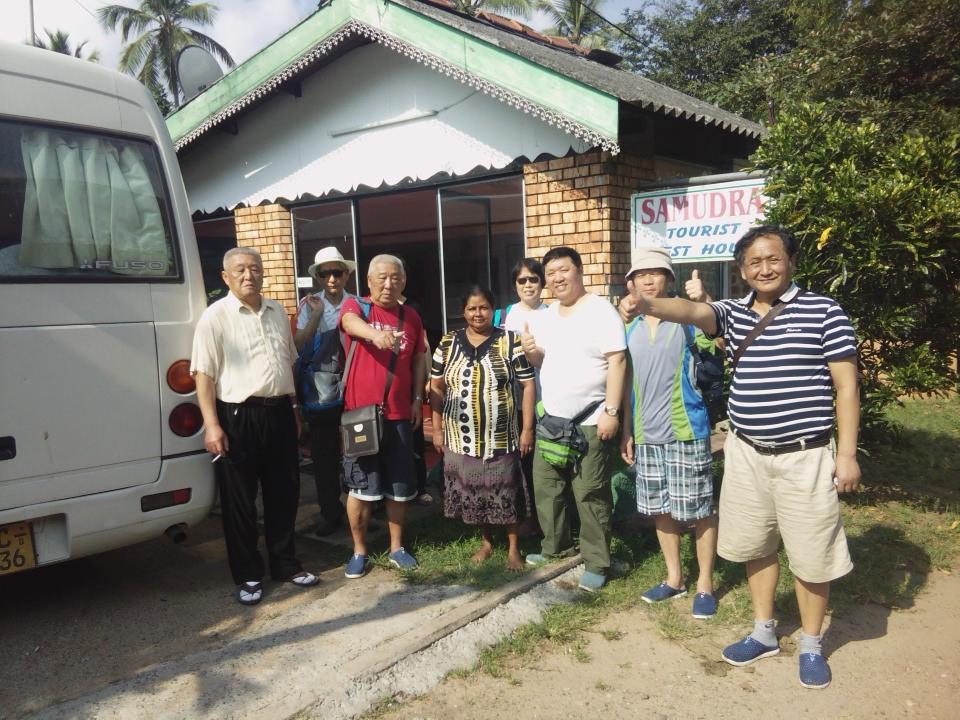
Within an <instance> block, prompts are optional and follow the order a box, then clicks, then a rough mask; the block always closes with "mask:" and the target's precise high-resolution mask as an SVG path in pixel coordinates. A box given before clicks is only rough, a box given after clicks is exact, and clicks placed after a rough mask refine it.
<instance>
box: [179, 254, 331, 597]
mask: <svg viewBox="0 0 960 720" xmlns="http://www.w3.org/2000/svg"><path fill="white" fill-rule="evenodd" d="M223 280H224V282H225V283H226V284H227V287H229V288H230V292H229V293H228V294H227V295H226V296H225V297H223V298H222V299H220V300H218V301H217V302H215V303H213V304H212V305H211V306H210V307H208V308H207V309H206V310H205V311H204V313H203V315H202V316H201V317H200V321H199V323H198V324H197V331H196V334H195V335H194V338H193V356H192V359H191V362H190V371H191V373H193V375H194V377H195V378H196V382H197V399H198V401H199V403H200V410H201V412H202V413H203V422H204V428H205V431H204V438H203V440H204V446H205V447H206V448H207V451H208V452H210V453H211V454H212V455H213V456H214V459H213V461H214V462H222V463H223V472H222V474H221V475H220V503H221V505H222V508H223V535H224V539H225V540H226V544H227V557H228V559H229V561H230V572H231V573H232V575H233V581H234V582H235V583H236V584H237V586H238V587H237V600H238V601H239V602H240V603H241V604H243V605H256V604H257V603H258V602H260V600H261V599H262V598H263V588H262V586H261V580H262V579H263V575H264V572H265V566H264V562H263V558H262V557H261V555H260V552H259V551H258V550H257V536H258V532H257V507H256V499H257V490H258V486H259V487H260V488H261V489H262V492H263V521H264V534H265V536H266V546H267V556H268V558H269V562H270V576H271V577H272V578H273V579H274V580H278V581H286V582H291V583H293V584H295V585H298V586H300V587H308V586H310V585H316V584H317V582H318V581H319V578H318V577H317V576H316V575H314V574H313V573H310V572H307V571H305V570H303V568H302V567H301V565H300V562H299V561H298V560H297V558H296V554H295V552H294V542H293V530H294V523H295V521H296V516H297V504H298V503H299V501H300V468H299V462H298V457H297V439H298V437H299V435H300V420H299V418H298V416H297V406H296V402H295V395H294V385H293V369H292V365H293V360H294V358H295V357H296V350H295V349H294V345H293V336H292V334H291V332H290V325H289V322H288V320H287V314H286V312H285V311H284V309H283V307H282V306H281V305H280V304H279V303H277V302H276V301H275V300H270V299H268V298H265V297H263V296H262V295H261V289H262V288H263V262H262V261H261V259H260V255H259V253H258V252H257V251H256V250H253V249H251V248H231V249H230V250H228V251H227V253H226V255H224V256H223Z"/></svg>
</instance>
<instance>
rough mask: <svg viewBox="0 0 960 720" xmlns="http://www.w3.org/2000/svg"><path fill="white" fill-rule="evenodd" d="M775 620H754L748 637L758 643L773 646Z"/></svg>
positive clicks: (775, 638)
mask: <svg viewBox="0 0 960 720" xmlns="http://www.w3.org/2000/svg"><path fill="white" fill-rule="evenodd" d="M776 627H777V624H776V621H774V620H754V621H753V632H752V633H750V637H752V638H753V639H754V640H756V641H757V642H758V643H761V644H763V645H766V646H767V647H773V646H774V645H776V644H777V633H776Z"/></svg>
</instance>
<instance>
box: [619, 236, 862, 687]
mask: <svg viewBox="0 0 960 720" xmlns="http://www.w3.org/2000/svg"><path fill="white" fill-rule="evenodd" d="M734 258H735V260H736V262H737V265H738V266H739V268H740V275H741V277H743V279H744V280H745V281H746V283H747V284H748V285H749V286H750V288H751V291H750V293H749V294H748V295H747V296H746V297H744V298H742V299H740V300H721V301H718V302H713V303H709V304H703V303H693V302H690V301H687V300H682V299H680V298H669V299H661V298H655V299H648V298H639V299H638V302H637V312H639V313H641V314H649V315H653V316H655V317H659V318H661V319H663V320H670V321H673V322H677V323H692V324H694V325H696V326H698V327H699V328H701V329H702V330H703V331H704V332H705V333H707V335H710V336H723V338H724V339H725V340H726V343H727V352H728V354H729V355H730V358H731V359H733V358H736V357H737V354H738V353H737V351H738V348H739V347H740V346H741V345H743V344H744V341H745V339H746V338H747V336H748V334H750V332H751V330H753V329H754V328H755V327H756V326H757V325H758V324H759V323H760V322H761V320H762V318H764V316H765V315H766V314H767V313H768V312H771V311H774V312H775V313H778V314H775V315H774V316H773V319H772V322H770V323H769V325H768V326H767V327H766V328H764V329H763V331H762V332H761V333H760V334H759V335H758V336H757V337H756V338H755V340H754V341H753V342H752V343H750V344H749V347H747V348H746V349H745V350H743V351H742V356H741V357H740V358H739V360H738V361H736V363H735V365H734V371H733V378H732V380H731V383H730V399H729V406H728V408H729V415H730V426H731V432H730V434H729V435H728V437H727V441H726V444H725V445H724V455H725V468H724V476H723V487H722V489H721V493H720V528H719V539H718V553H719V555H720V556H721V557H723V558H726V559H727V560H732V561H734V562H744V563H746V566H747V579H748V582H749V584H750V595H751V598H752V600H753V611H754V630H753V632H752V633H751V634H750V635H748V636H747V637H746V638H744V639H743V640H741V641H739V642H737V643H734V644H732V645H728V646H727V647H726V648H724V650H723V659H724V660H726V661H727V662H728V663H730V664H732V665H738V666H739V665H749V664H751V663H753V662H755V661H756V660H759V659H761V658H764V657H770V656H773V655H776V654H777V653H779V652H780V647H779V644H778V642H777V637H776V633H775V627H774V619H773V602H774V594H775V591H776V587H777V579H778V576H779V570H780V567H779V563H778V559H777V548H778V546H779V541H780V538H782V539H783V544H784V548H785V549H786V553H787V557H788V559H789V562H790V570H791V571H792V572H793V574H794V576H795V578H796V580H795V583H794V587H795V590H796V594H797V604H798V606H799V608H800V620H801V625H802V629H801V633H800V640H799V645H800V683H801V684H802V685H803V686H804V687H812V688H825V687H827V686H828V685H829V684H830V668H829V666H828V665H827V662H826V660H825V659H824V658H823V656H822V654H821V628H822V624H823V618H824V615H825V614H826V609H827V601H828V599H829V595H830V582H831V581H832V580H834V579H836V578H839V577H841V576H843V575H845V574H846V573H848V572H850V570H851V569H853V563H852V562H851V561H850V554H849V551H848V549H847V540H846V536H845V535H844V532H843V526H842V524H841V521H840V505H839V499H838V497H837V492H850V491H853V490H855V489H856V487H857V484H858V483H859V480H860V467H859V465H858V464H857V459H856V451H857V432H858V429H859V423H860V398H859V392H858V388H857V355H856V344H855V339H854V333H853V328H852V327H851V325H850V321H849V319H848V318H847V316H846V314H845V313H844V312H843V310H842V309H841V308H840V306H839V305H837V303H836V302H834V301H833V300H831V299H829V298H826V297H823V296H821V295H816V294H814V293H810V292H806V291H801V290H800V289H799V288H798V287H797V286H796V285H795V284H794V283H793V280H792V278H793V275H794V273H795V271H796V258H797V243H796V240H795V239H794V237H793V235H792V234H791V233H790V232H789V231H788V230H785V229H783V228H779V227H773V226H769V225H763V226H759V227H756V228H752V229H751V230H749V231H748V232H747V233H746V234H744V236H743V237H742V238H740V240H739V241H738V242H737V245H736V248H735V250H734ZM781 305H782V306H783V307H778V306H781ZM834 391H836V403H835V407H836V411H834ZM834 417H836V428H837V438H836V449H835V451H834V443H833V426H834Z"/></svg>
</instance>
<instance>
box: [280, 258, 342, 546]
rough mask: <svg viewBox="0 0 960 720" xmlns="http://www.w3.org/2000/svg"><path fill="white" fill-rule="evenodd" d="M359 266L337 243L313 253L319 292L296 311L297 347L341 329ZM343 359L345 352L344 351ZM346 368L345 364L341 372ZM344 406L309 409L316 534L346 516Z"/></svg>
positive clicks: (312, 269) (330, 529) (313, 271)
mask: <svg viewBox="0 0 960 720" xmlns="http://www.w3.org/2000/svg"><path fill="white" fill-rule="evenodd" d="M356 267H357V264H356V263H355V262H353V261H352V260H347V259H346V258H344V257H343V255H342V254H341V253H340V251H339V250H338V249H337V248H335V247H325V248H323V249H322V250H320V251H319V252H318V253H317V254H316V256H315V257H314V262H313V265H311V266H310V267H309V268H307V272H308V273H309V274H310V276H311V277H312V278H313V279H314V282H315V284H316V285H317V286H318V287H319V288H320V292H318V293H316V294H313V295H308V296H307V297H306V298H305V299H304V302H303V304H302V305H301V306H300V311H299V312H298V313H297V332H296V335H295V336H294V339H295V340H296V343H297V347H298V348H300V347H303V344H304V343H305V342H306V341H307V340H309V339H311V338H313V337H314V336H315V335H316V334H318V333H324V332H339V330H338V327H339V326H338V323H339V318H340V308H341V307H342V306H343V303H344V301H345V300H347V298H351V297H353V295H351V294H350V293H348V292H346V291H345V290H344V287H345V286H346V284H347V281H348V280H349V279H350V273H351V272H353V270H354V269H355V268H356ZM341 360H342V355H341ZM342 371H343V368H342V365H341V366H340V372H342ZM342 411H343V408H342V406H341V405H340V404H339V403H338V404H336V405H334V406H332V407H330V408H325V409H323V410H316V411H307V423H308V425H309V428H310V431H309V434H310V457H311V458H312V460H313V477H314V481H315V482H316V485H317V503H318V504H319V505H320V515H321V520H320V523H319V524H318V525H317V527H316V529H315V531H314V532H315V533H316V534H317V535H329V534H331V533H333V532H335V531H336V530H337V529H338V528H339V527H340V526H341V525H342V524H343V518H344V509H343V504H342V503H341V502H340V414H341V413H342Z"/></svg>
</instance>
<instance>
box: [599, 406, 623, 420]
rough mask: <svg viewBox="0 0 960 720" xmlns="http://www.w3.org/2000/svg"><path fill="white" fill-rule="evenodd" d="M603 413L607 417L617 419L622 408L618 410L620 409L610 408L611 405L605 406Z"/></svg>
mask: <svg viewBox="0 0 960 720" xmlns="http://www.w3.org/2000/svg"><path fill="white" fill-rule="evenodd" d="M603 411H604V412H605V413H606V414H607V415H609V416H610V417H617V415H619V414H620V408H618V407H610V406H609V405H604V406H603Z"/></svg>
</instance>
